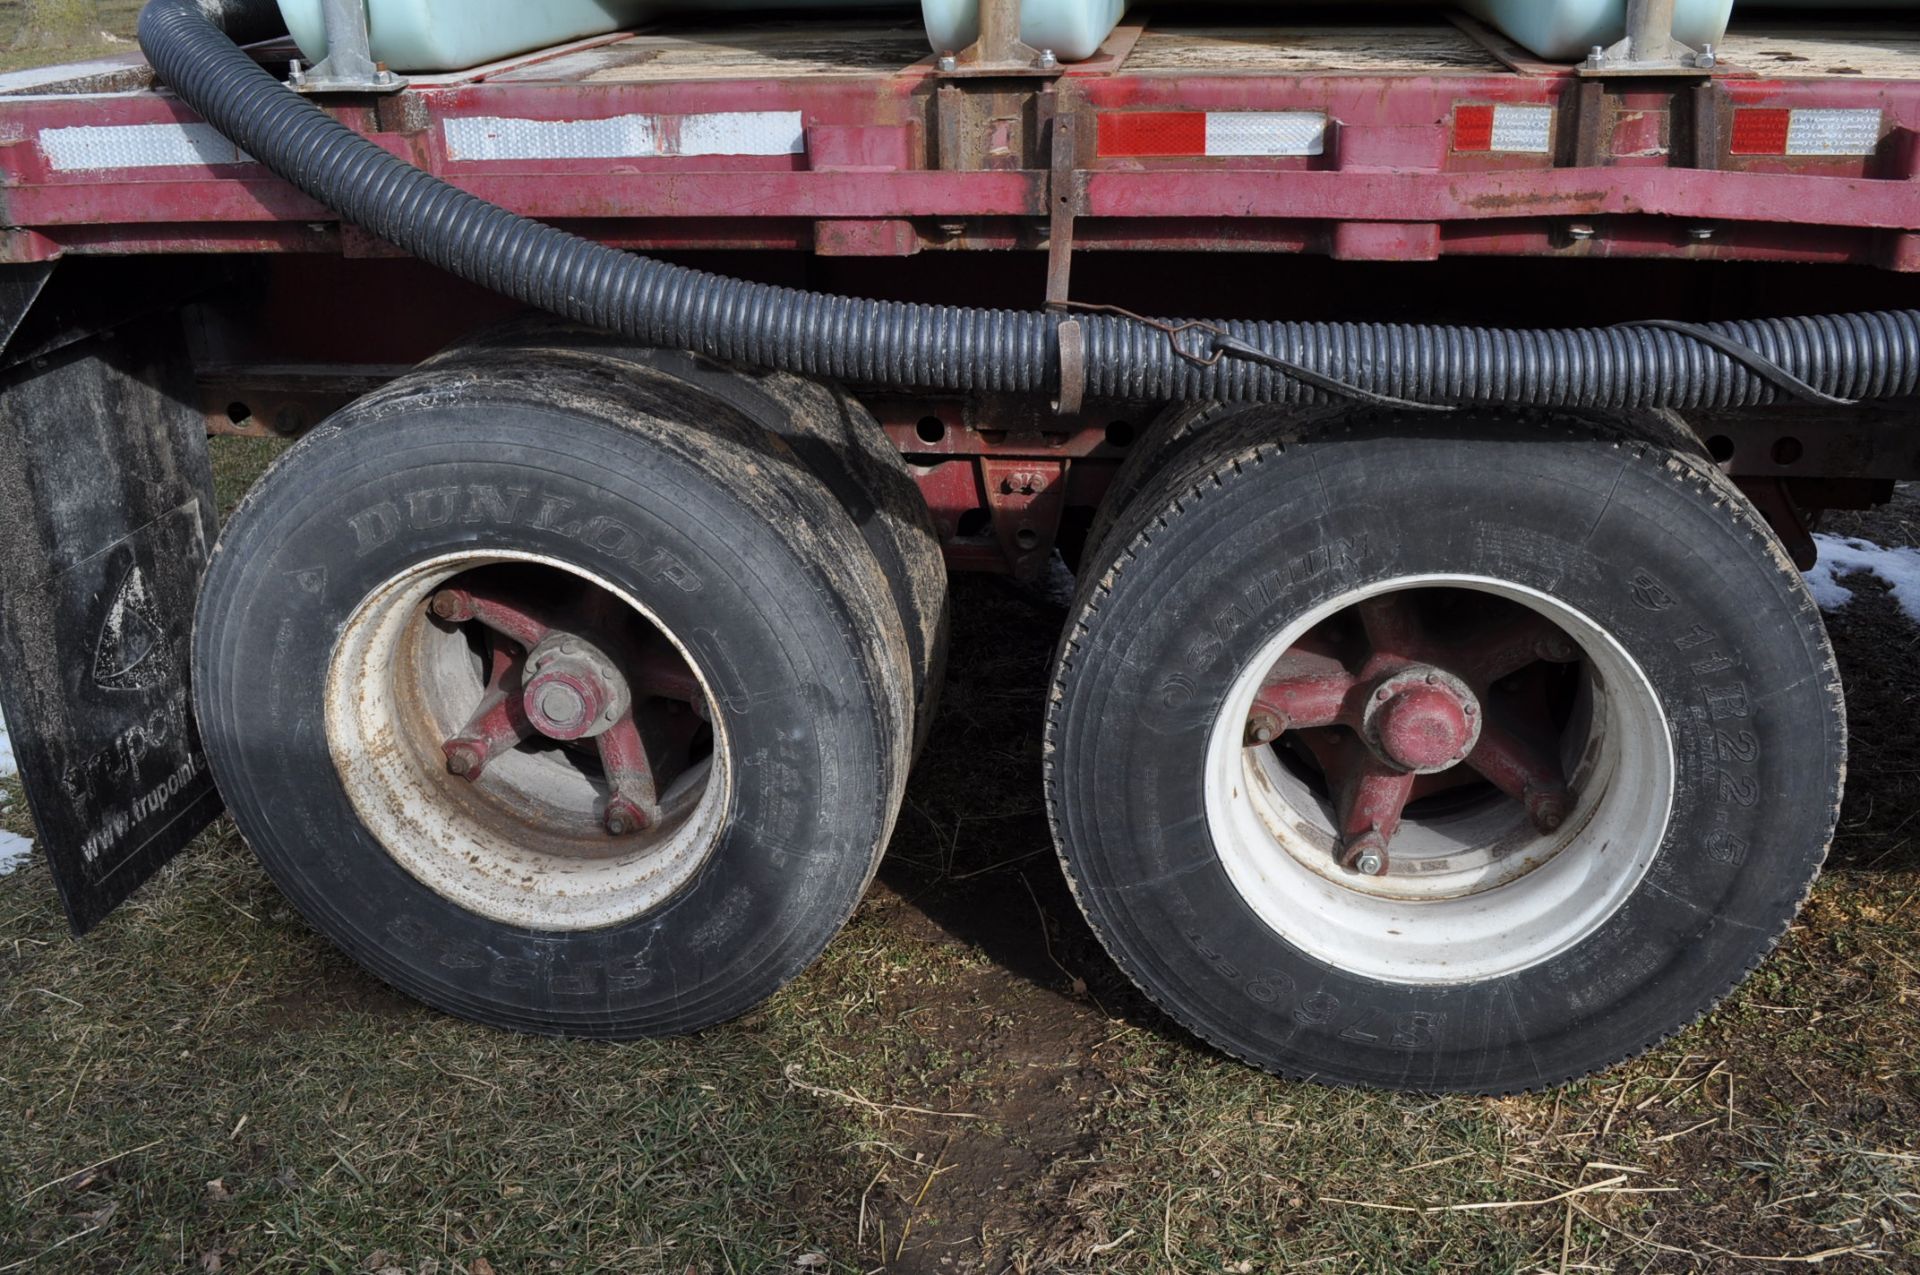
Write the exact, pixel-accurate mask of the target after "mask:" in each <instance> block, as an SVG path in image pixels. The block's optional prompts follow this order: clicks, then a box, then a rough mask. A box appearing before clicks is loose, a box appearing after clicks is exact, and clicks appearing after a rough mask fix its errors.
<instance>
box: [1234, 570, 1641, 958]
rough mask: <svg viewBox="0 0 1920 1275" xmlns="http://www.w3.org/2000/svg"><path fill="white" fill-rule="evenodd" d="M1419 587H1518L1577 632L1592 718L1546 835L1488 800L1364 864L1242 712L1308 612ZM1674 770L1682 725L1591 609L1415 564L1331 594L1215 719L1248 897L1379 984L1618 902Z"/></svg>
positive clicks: (1242, 679)
mask: <svg viewBox="0 0 1920 1275" xmlns="http://www.w3.org/2000/svg"><path fill="white" fill-rule="evenodd" d="M1420 588H1449V589H1465V590H1472V591H1476V592H1481V593H1486V594H1491V595H1493V596H1496V597H1500V598H1506V599H1508V600H1510V601H1513V602H1518V603H1520V604H1521V605H1523V606H1526V607H1528V608H1531V609H1532V610H1534V611H1536V612H1538V613H1540V614H1542V615H1544V616H1545V617H1546V618H1548V619H1550V620H1552V621H1553V622H1554V623H1555V624H1557V625H1559V626H1560V627H1561V629H1563V630H1564V631H1565V632H1566V633H1567V635H1568V636H1570V637H1572V638H1573V639H1574V640H1575V641H1576V642H1577V643H1578V644H1579V646H1580V647H1581V649H1582V653H1583V655H1584V657H1585V661H1586V667H1587V672H1588V675H1587V687H1586V690H1585V691H1584V692H1583V706H1584V712H1585V713H1586V719H1587V726H1588V729H1587V731H1586V732H1585V739H1584V741H1583V744H1584V746H1580V747H1579V755H1578V756H1577V757H1568V758H1566V759H1565V760H1566V762H1567V769H1568V774H1569V776H1570V777H1571V778H1572V781H1573V783H1572V786H1573V789H1574V792H1575V793H1576V794H1577V797H1578V802H1577V804H1576V805H1575V807H1574V809H1573V811H1572V814H1571V816H1570V817H1569V818H1568V819H1567V820H1566V822H1565V823H1564V824H1563V825H1562V827H1561V828H1560V829H1559V830H1558V831H1557V832H1554V833H1552V834H1542V833H1539V832H1538V831H1536V830H1535V829H1533V828H1532V827H1531V825H1525V826H1523V827H1522V826H1516V822H1515V820H1514V819H1513V818H1512V817H1511V815H1510V814H1509V815H1501V814H1499V812H1498V811H1497V810H1496V809H1492V808H1489V809H1487V810H1482V811H1476V812H1468V813H1466V814H1463V815H1460V816H1458V817H1453V818H1443V819H1437V820H1434V821H1432V822H1430V823H1428V822H1421V821H1414V820H1410V821H1409V822H1408V823H1407V824H1406V825H1405V826H1404V827H1403V828H1402V830H1401V831H1400V833H1399V835H1398V836H1397V837H1396V838H1395V842H1394V858H1395V860H1396V861H1397V862H1405V863H1407V864H1408V865H1410V870H1407V871H1399V870H1396V871H1394V872H1390V873H1389V875H1387V876H1385V877H1379V878H1372V877H1362V876H1358V875H1356V874H1354V873H1351V872H1349V871H1347V870H1345V869H1343V868H1342V867H1341V866H1340V864H1339V862H1338V851H1337V847H1336V838H1335V834H1334V823H1333V813H1332V811H1331V809H1330V807H1329V806H1328V804H1327V803H1326V802H1325V801H1324V800H1323V799H1321V798H1319V797H1317V796H1316V795H1315V794H1314V793H1313V791H1312V790H1311V789H1310V788H1309V787H1308V786H1307V785H1306V784H1305V783H1304V782H1302V781H1301V780H1299V779H1298V778H1296V777H1295V776H1293V775H1292V774H1291V773H1290V772H1289V771H1288V770H1287V768H1286V767H1285V766H1284V765H1283V764H1282V763H1281V762H1280V760H1279V758H1278V756H1277V755H1276V754H1275V752H1274V750H1273V749H1271V748H1265V747H1261V748H1248V747H1247V746H1246V731H1247V721H1248V718H1249V715H1250V714H1251V713H1252V712H1253V710H1254V702H1255V699H1256V698H1257V696H1258V695H1259V692H1260V689H1261V687H1262V685H1263V684H1264V682H1265V681H1266V678H1267V676H1268V672H1269V670H1271V669H1272V668H1273V667H1274V666H1275V664H1276V663H1277V662H1278V661H1279V660H1280V658H1281V657H1282V655H1284V654H1285V653H1286V652H1288V651H1289V650H1291V649H1292V648H1293V647H1294V646H1295V645H1296V644H1298V643H1299V642H1300V641H1301V639H1302V638H1303V637H1304V636H1305V635H1306V634H1307V633H1308V632H1309V631H1310V630H1312V629H1313V628H1314V627H1315V626H1317V625H1319V624H1321V623H1322V622H1324V621H1326V620H1328V619H1329V618H1331V617H1332V616H1334V615H1336V614H1338V613H1340V612H1342V611H1345V610H1347V609H1348V608H1350V607H1353V606H1355V605H1357V604H1358V603H1361V602H1364V601H1366V600H1368V599H1370V598H1373V597H1378V596H1380V595H1382V594H1387V593H1394V592H1398V591H1401V590H1408V589H1420ZM1675 774H1676V766H1675V760H1674V751H1673V743H1672V736H1671V733H1670V731H1669V729H1668V723H1667V718H1666V714H1665V712H1664V710H1663V709H1662V707H1661V705H1660V701H1659V697H1658V695H1657V693H1656V692H1655V691H1654V688H1653V686H1652V683H1651V682H1650V681H1649V680H1648V678H1647V676H1646V674H1645V672H1644V671H1643V670H1642V669H1641V668H1640V666H1639V664H1638V663H1637V662H1636V661H1635V660H1634V659H1633V657H1632V656H1631V655H1629V654H1628V652H1627V651H1626V649H1625V648H1624V647H1622V646H1621V645H1620V644H1619V642H1618V641H1616V640H1615V639H1614V638H1613V637H1612V636H1611V635H1610V634H1608V633H1607V632H1606V630H1605V629H1603V628H1602V627H1601V626H1600V625H1599V624H1597V623H1596V622H1595V621H1593V620H1592V619H1591V618H1589V617H1588V616H1586V615H1585V614H1583V613H1582V612H1580V611H1578V610H1577V609H1575V608H1573V607H1571V606H1569V605H1568V604H1567V603H1565V602H1563V601H1561V600H1559V599H1557V598H1554V597H1552V596H1550V595H1548V594H1545V593H1542V592H1540V591H1538V590H1534V589H1529V588H1526V587H1524V586H1521V585H1516V584H1512V583H1509V582H1506V581H1500V580H1494V579H1489V578H1486V577H1481V576H1468V575H1434V576H1418V577H1408V578H1404V579H1400V580H1392V581H1385V582H1382V583H1380V584H1377V585H1374V586H1370V587H1368V588H1366V589H1361V590H1356V591H1354V592H1352V593H1349V594H1347V595H1345V596H1342V597H1339V598H1335V599H1333V600H1332V601H1330V602H1328V603H1326V604H1325V605H1323V606H1321V607H1319V608H1318V609H1316V610H1315V611H1313V612H1312V613H1311V614H1308V615H1304V616H1302V617H1300V618H1299V619H1298V620H1297V621H1296V622H1294V623H1293V624H1292V625H1290V626H1289V627H1288V628H1287V629H1286V631H1285V632H1283V633H1281V634H1279V635H1277V636H1276V637H1275V638H1274V639H1273V640H1272V641H1271V642H1269V643H1268V644H1267V645H1266V646H1264V647H1263V648H1262V649H1261V650H1260V651H1259V652H1258V653H1257V654H1256V655H1255V656H1254V657H1253V659H1252V660H1250V661H1249V662H1248V664H1247V666H1246V668H1245V669H1244V670H1243V671H1242V672H1241V673H1240V675H1239V676H1238V678H1237V680H1236V681H1235V683H1234V686H1233V689H1232V691H1231V692H1230V693H1229V694H1228V696H1227V699H1226V703H1225V706H1224V707H1223V709H1222V711H1221V714H1220V716H1219V718H1218V719H1217V721H1216V724H1215V726H1214V728H1213V730H1212V731H1211V735H1210V740H1209V744H1208V750H1207V760H1206V810H1207V822H1208V829H1209V832H1210V833H1211V835H1212V839H1213V844H1214V847H1215V850H1216V852H1217V853H1218V854H1219V857H1220V860H1221V863H1222V865H1223V866H1224V867H1225V869H1226V871H1227V874H1228V876H1229V877H1230V878H1231V880H1232V882H1233V884H1234V887H1235V889H1236V890H1237V891H1238V892H1239V894H1240V896H1241V897H1242V898H1243V899H1245V900H1246V902H1247V904H1248V906H1249V907H1251V908H1252V909H1253V911H1254V912H1255V913H1256V914H1257V915H1258V916H1259V918H1260V920H1261V921H1262V922H1263V923H1265V924H1266V925H1267V926H1268V928H1270V929H1271V930H1273V932H1274V933H1276V934H1278V935H1279V936H1280V937H1281V938H1283V939H1285V940H1286V941H1287V942H1288V943H1290V944H1292V945H1293V946H1294V947H1296V948H1298V949H1300V950H1301V951H1303V952H1305V953H1306V954H1307V955H1309V956H1311V957H1313V958H1314V959H1316V960H1319V961H1322V962H1324V963H1326V964H1328V965H1331V966H1333V967H1335V968H1337V969H1340V970H1343V971H1346V972H1347V973H1350V974H1354V975H1357V976H1360V977H1365V978H1371V979H1376V980H1378V981H1381V982H1387V983H1401V984H1416V985H1451V984H1465V983H1476V982H1483V981H1486V980H1490V979H1496V978H1501V977H1505V976H1507V975H1511V974H1516V973H1519V972H1521V971H1523V970H1526V969H1531V968H1533V967H1535V966H1537V965H1540V964H1542V963H1544V962H1546V961H1550V960H1552V959H1553V958H1554V957H1556V956H1558V955H1560V954H1562V953H1564V952H1566V951H1569V950H1570V949H1572V948H1574V947H1577V946H1578V945H1579V944H1581V943H1582V942H1584V941H1586V940H1587V939H1588V938H1590V937H1592V936H1593V934H1594V933H1595V932H1596V931H1598V930H1599V929H1600V928H1601V927H1602V926H1603V925H1605V924H1606V922H1607V921H1608V920H1609V919H1610V918H1612V917H1613V916H1614V915H1615V914H1616V913H1617V912H1618V911H1619V910H1620V908H1621V907H1622V906H1623V905H1624V904H1625V903H1626V901H1627V900H1628V899H1629V898H1630V897H1631V896H1632V895H1633V893H1634V892H1635V891H1636V890H1637V889H1639V887H1640V885H1641V883H1642V882H1643V881H1644V880H1645V878H1646V875H1647V872H1648V870H1649V869H1650V868H1651V867H1652V865H1653V861H1654V859H1655V857H1656V856H1657V855H1658V853H1659V850H1660V846H1661V843H1662V841H1663V840H1664V838H1665V835H1666V832H1667V827H1668V823H1669V820H1670V818H1671V815H1672V810H1673V794H1674V779H1675ZM1514 804H1515V805H1516V806H1517V803H1514ZM1519 822H1520V823H1521V824H1524V819H1522V820H1520V821H1519Z"/></svg>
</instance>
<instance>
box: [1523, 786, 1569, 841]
mask: <svg viewBox="0 0 1920 1275" xmlns="http://www.w3.org/2000/svg"><path fill="white" fill-rule="evenodd" d="M1568 813H1569V811H1568V809H1567V794H1566V793H1564V792H1529V793H1528V794H1527V814H1528V815H1529V816H1531V817H1532V819H1533V826H1534V827H1536V828H1538V829H1539V830H1540V831H1541V832H1549V833H1551V832H1558V831H1560V829H1561V827H1562V826H1563V825H1564V824H1565V823H1566V822H1567V815H1568Z"/></svg>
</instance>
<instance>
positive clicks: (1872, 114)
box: [1787, 111, 1880, 155]
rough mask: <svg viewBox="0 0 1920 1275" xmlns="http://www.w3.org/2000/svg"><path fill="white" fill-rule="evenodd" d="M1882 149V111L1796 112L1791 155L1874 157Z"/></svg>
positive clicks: (1792, 122) (1790, 125)
mask: <svg viewBox="0 0 1920 1275" xmlns="http://www.w3.org/2000/svg"><path fill="white" fill-rule="evenodd" d="M1879 149H1880V112H1879V111H1795V112H1793V114H1792V115H1791V116H1790V117H1789V120H1788V123H1787V154H1789V155H1871V154H1873V153H1874V152H1875V151H1877V150H1879Z"/></svg>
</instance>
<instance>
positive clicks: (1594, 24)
mask: <svg viewBox="0 0 1920 1275" xmlns="http://www.w3.org/2000/svg"><path fill="white" fill-rule="evenodd" d="M1243 2H1244V3H1245V7H1247V8H1254V7H1256V5H1255V4H1254V3H1253V0H1243ZM1368 2H1369V0H1349V3H1357V4H1365V3H1368ZM1132 7H1136V6H1135V5H1133V4H1130V3H1129V0H1027V4H1026V7H1025V8H1024V10H1023V11H1022V19H1021V37H1022V38H1023V39H1024V40H1026V42H1027V43H1028V44H1031V45H1032V46H1033V47H1035V48H1036V49H1052V50H1053V51H1054V52H1055V53H1056V54H1058V55H1059V56H1060V57H1063V58H1067V59H1069V60H1078V59H1080V58H1086V57H1091V56H1093V53H1094V51H1095V50H1097V49H1098V48H1099V47H1100V44H1101V42H1102V41H1104V40H1105V39H1106V38H1107V36H1108V35H1110V34H1111V33H1112V32H1113V28H1114V27H1115V26H1116V25H1118V24H1119V21H1120V19H1121V18H1122V17H1124V16H1125V14H1126V11H1127V10H1128V9H1129V8H1132ZM1138 7H1141V8H1146V7H1152V8H1153V9H1154V11H1155V12H1158V13H1162V14H1171V13H1173V12H1174V11H1176V10H1177V9H1178V8H1179V5H1178V4H1177V3H1174V0H1162V2H1161V3H1158V4H1154V5H1151V6H1148V5H1146V4H1144V3H1143V4H1140V5H1139V6H1138ZM1257 7H1259V8H1262V9H1266V10H1276V9H1281V8H1283V7H1284V6H1282V5H1276V4H1273V3H1272V2H1271V0H1266V2H1265V3H1261V4H1259V5H1258V6H1257ZM1458 7H1460V8H1463V9H1465V10H1467V11H1468V12H1469V13H1472V14H1474V15H1475V16H1477V17H1479V18H1481V19H1483V20H1484V21H1486V22H1488V23H1490V24H1492V25H1493V26H1496V27H1498V28H1500V29H1501V30H1502V31H1505V32H1506V33H1507V34H1508V35H1509V36H1511V37H1512V38H1513V39H1515V40H1517V41H1518V42H1519V43H1521V44H1524V45H1526V46H1527V47H1528V48H1529V49H1532V50H1533V51H1534V53H1536V54H1538V55H1539V56H1541V57H1544V58H1558V59H1563V60H1568V61H1571V60H1576V59H1579V58H1583V57H1585V56H1586V55H1587V51H1588V50H1589V49H1591V48H1592V47H1593V46H1594V45H1596V44H1600V45H1610V44H1612V43H1614V42H1615V41H1616V40H1619V39H1620V38H1621V37H1622V36H1623V35H1624V34H1625V33H1626V26H1627V4H1626V0H1458ZM1812 7H1818V6H1817V5H1816V6H1812ZM925 8H926V12H927V35H928V37H929V38H931V39H932V41H933V45H934V47H935V48H937V49H961V48H965V47H966V46H967V45H969V44H971V43H973V41H974V39H975V38H976V37H977V35H978V32H979V13H980V6H979V0H925ZM1732 10H1733V0H1678V3H1677V4H1676V5H1675V7H1674V24H1673V25H1674V32H1673V33H1674V36H1675V37H1676V38H1677V39H1679V40H1681V41H1682V42H1683V43H1686V44H1690V45H1693V46H1694V47H1696V48H1698V47H1699V46H1700V45H1701V44H1710V43H1713V42H1715V41H1718V40H1720V39H1722V38H1723V37H1724V36H1725V35H1726V33H1727V19H1728V17H1729V16H1730V15H1731V13H1732Z"/></svg>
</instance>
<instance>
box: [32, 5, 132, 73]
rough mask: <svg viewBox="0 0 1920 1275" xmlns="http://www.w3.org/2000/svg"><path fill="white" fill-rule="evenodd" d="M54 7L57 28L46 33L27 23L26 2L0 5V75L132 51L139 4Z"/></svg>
mask: <svg viewBox="0 0 1920 1275" xmlns="http://www.w3.org/2000/svg"><path fill="white" fill-rule="evenodd" d="M56 2H57V3H58V4H59V6H60V15H59V16H60V21H61V26H60V29H59V30H57V31H48V30H36V29H33V28H32V27H31V26H30V25H29V24H28V22H27V20H26V19H27V13H28V10H29V8H30V7H31V5H30V4H29V3H28V0H0V71H18V70H20V69H22V68H23V67H30V66H41V65H44V64H46V63H49V62H80V61H85V60H86V59H88V58H96V57H103V56H106V55H109V54H114V53H130V52H133V50H134V44H133V24H134V21H135V19H137V18H138V17H139V14H140V0H56Z"/></svg>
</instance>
